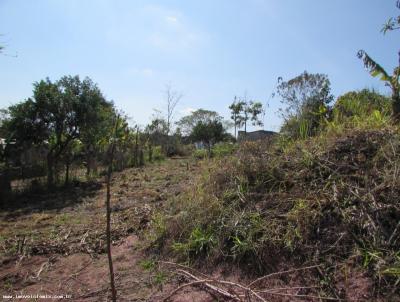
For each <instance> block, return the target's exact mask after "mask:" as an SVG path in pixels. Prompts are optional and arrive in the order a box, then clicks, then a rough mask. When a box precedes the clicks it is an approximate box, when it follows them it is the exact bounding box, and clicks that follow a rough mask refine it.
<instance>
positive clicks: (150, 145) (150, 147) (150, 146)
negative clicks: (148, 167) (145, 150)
mask: <svg viewBox="0 0 400 302" xmlns="http://www.w3.org/2000/svg"><path fill="white" fill-rule="evenodd" d="M152 161H153V145H152V144H151V143H149V162H150V163H151V162H152Z"/></svg>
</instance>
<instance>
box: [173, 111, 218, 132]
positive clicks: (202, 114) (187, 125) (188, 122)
mask: <svg viewBox="0 0 400 302" xmlns="http://www.w3.org/2000/svg"><path fill="white" fill-rule="evenodd" d="M222 120H223V118H222V117H221V116H220V115H219V114H218V113H217V112H215V111H210V110H205V109H198V110H196V111H193V112H192V113H191V114H189V115H187V116H184V117H182V118H181V119H180V120H179V121H178V122H177V123H176V124H177V125H178V126H179V127H180V129H181V131H182V133H183V134H184V135H190V134H191V133H192V132H193V129H194V127H196V125H197V124H198V123H202V124H208V123H212V122H214V121H218V122H222Z"/></svg>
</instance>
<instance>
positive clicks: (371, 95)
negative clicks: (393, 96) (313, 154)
mask: <svg viewBox="0 0 400 302" xmlns="http://www.w3.org/2000/svg"><path fill="white" fill-rule="evenodd" d="M391 113H392V111H391V106H390V99H389V98H388V97H386V96H383V95H381V94H379V93H377V92H375V91H373V90H372V91H370V90H368V89H363V90H361V91H351V92H348V93H346V94H344V95H342V96H340V97H339V98H338V99H337V101H336V103H335V105H334V107H333V111H332V116H331V118H330V120H329V122H327V129H328V131H333V132H343V131H344V130H345V129H354V128H358V129H363V128H369V129H376V128H383V127H386V126H387V125H388V123H389V121H390V116H391Z"/></svg>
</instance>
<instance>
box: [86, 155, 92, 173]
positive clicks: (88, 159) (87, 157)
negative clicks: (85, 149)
mask: <svg viewBox="0 0 400 302" xmlns="http://www.w3.org/2000/svg"><path fill="white" fill-rule="evenodd" d="M90 173H91V165H90V154H86V177H87V178H89V177H90Z"/></svg>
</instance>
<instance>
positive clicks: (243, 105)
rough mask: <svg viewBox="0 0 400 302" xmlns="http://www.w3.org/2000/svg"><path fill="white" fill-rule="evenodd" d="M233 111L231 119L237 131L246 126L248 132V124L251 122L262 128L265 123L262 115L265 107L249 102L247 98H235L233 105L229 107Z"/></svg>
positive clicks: (258, 103)
mask: <svg viewBox="0 0 400 302" xmlns="http://www.w3.org/2000/svg"><path fill="white" fill-rule="evenodd" d="M229 109H230V110H231V119H232V120H233V125H234V127H235V137H236V129H237V128H239V129H240V128H241V127H243V126H244V129H245V131H247V123H248V122H249V121H250V122H251V123H252V125H253V126H262V125H263V122H262V120H261V119H260V115H261V114H262V113H264V109H263V106H262V104H261V103H260V102H256V101H248V100H247V98H246V97H244V98H238V97H236V96H235V98H234V101H233V103H232V104H231V105H230V106H229Z"/></svg>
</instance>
